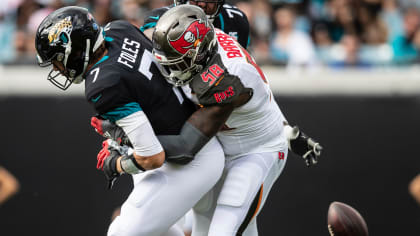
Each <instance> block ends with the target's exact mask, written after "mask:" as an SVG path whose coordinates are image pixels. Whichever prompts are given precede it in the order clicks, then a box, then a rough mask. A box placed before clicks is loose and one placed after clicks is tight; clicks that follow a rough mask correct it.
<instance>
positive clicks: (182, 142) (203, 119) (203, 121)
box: [158, 105, 233, 164]
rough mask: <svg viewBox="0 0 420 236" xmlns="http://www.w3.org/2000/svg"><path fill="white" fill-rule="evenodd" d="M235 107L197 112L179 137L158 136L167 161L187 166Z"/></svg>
mask: <svg viewBox="0 0 420 236" xmlns="http://www.w3.org/2000/svg"><path fill="white" fill-rule="evenodd" d="M232 110H233V107H232V106H229V105H226V106H210V107H205V108H201V109H199V110H198V111H196V112H195V113H194V114H193V115H192V116H191V117H190V118H189V119H188V121H187V122H186V123H185V124H184V126H183V127H182V129H181V131H180V134H179V135H162V136H158V139H159V141H160V143H161V144H162V147H163V148H164V150H165V152H166V159H167V160H169V161H174V162H177V163H180V164H186V163H188V162H189V161H191V160H192V159H193V158H194V156H195V155H196V154H197V152H199V151H200V150H201V148H202V147H204V145H206V143H207V142H208V141H209V140H210V139H211V138H212V137H213V136H214V135H215V134H216V133H217V132H218V131H219V130H220V128H221V127H222V126H223V124H224V123H225V122H226V120H227V118H228V117H229V115H230V114H231V113H232Z"/></svg>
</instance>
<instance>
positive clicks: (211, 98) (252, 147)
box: [153, 5, 322, 236]
mask: <svg viewBox="0 0 420 236" xmlns="http://www.w3.org/2000/svg"><path fill="white" fill-rule="evenodd" d="M206 13H207V12H206ZM206 13H204V12H203V11H202V9H201V8H199V7H196V6H191V5H180V6H176V7H173V8H171V9H169V10H168V11H167V12H166V13H165V14H164V15H162V16H161V18H160V19H159V21H158V22H157V24H156V26H155V30H154V32H153V54H154V56H155V57H156V59H157V61H158V62H159V63H160V64H161V65H162V67H160V68H161V70H162V73H163V74H164V76H165V77H166V79H167V80H168V82H170V83H172V84H174V85H175V86H178V87H182V89H183V91H184V92H185V93H186V94H187V96H188V97H189V98H190V99H191V100H193V101H195V102H196V103H197V104H198V105H200V106H201V107H204V108H209V109H211V110H213V111H214V113H213V115H212V119H209V125H210V124H212V123H214V122H218V123H224V124H225V125H224V126H223V128H222V129H221V130H220V131H218V132H217V134H216V136H217V138H218V140H219V141H220V143H221V144H222V147H223V151H224V153H225V156H226V163H225V169H224V173H223V175H222V178H221V179H220V180H219V182H218V184H217V185H216V186H215V188H214V189H213V190H212V191H211V192H209V194H208V195H207V197H205V198H203V199H202V200H201V201H200V202H199V204H198V206H197V207H196V208H194V210H195V212H196V213H199V214H200V215H201V217H200V218H198V219H199V220H200V221H201V222H211V224H210V225H208V235H209V236H234V235H254V236H255V235H258V231H257V226H256V218H257V216H258V214H259V212H260V211H261V208H262V206H263V205H264V203H265V200H266V198H267V196H268V194H269V192H270V189H271V187H272V186H273V184H274V182H275V181H276V179H277V178H278V177H279V175H280V173H281V172H282V170H283V168H284V166H285V162H286V159H287V154H288V139H287V137H292V138H291V140H290V141H291V142H293V143H294V141H296V140H301V141H302V140H303V142H300V144H301V145H298V146H299V147H297V149H299V150H294V151H295V152H297V153H301V154H302V156H303V157H304V158H305V160H306V162H307V164H315V163H316V161H317V157H318V156H319V155H320V152H321V149H322V148H321V146H320V145H319V143H317V142H315V141H313V140H312V139H309V138H308V137H306V136H305V135H304V134H303V133H301V132H299V131H298V130H297V129H293V128H291V127H290V126H286V124H287V121H286V119H285V117H284V116H283V114H282V112H281V110H280V108H279V106H278V105H277V103H276V101H275V100H274V97H273V94H272V92H271V90H270V88H269V85H268V83H267V80H266V78H265V76H264V74H263V72H262V70H261V69H260V68H259V67H258V65H257V64H256V63H255V62H254V60H253V58H252V57H251V56H250V55H249V54H248V52H247V51H246V50H244V49H243V47H241V46H240V44H239V43H238V42H237V41H236V40H235V39H234V38H233V37H232V36H230V35H228V34H226V33H224V32H223V31H221V30H218V29H215V28H214V27H213V25H212V24H211V22H210V20H208V17H207V16H206ZM286 133H289V134H287V135H286ZM293 146H295V147H296V145H293V144H292V145H291V147H292V148H293ZM202 229H203V227H201V228H200V230H202ZM196 230H197V229H196V228H194V227H193V235H194V234H195V233H197V231H196ZM198 233H201V232H198Z"/></svg>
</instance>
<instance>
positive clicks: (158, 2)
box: [0, 0, 420, 68]
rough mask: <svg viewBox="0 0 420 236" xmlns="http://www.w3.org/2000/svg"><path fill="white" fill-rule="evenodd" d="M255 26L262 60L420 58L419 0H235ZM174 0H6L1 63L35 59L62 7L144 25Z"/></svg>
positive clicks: (368, 62) (391, 61)
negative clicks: (45, 22) (44, 31)
mask: <svg viewBox="0 0 420 236" xmlns="http://www.w3.org/2000/svg"><path fill="white" fill-rule="evenodd" d="M227 2H228V3H231V4H234V5H236V6H237V7H238V8H240V9H241V10H242V11H243V12H245V14H246V15H247V16H248V20H249V23H250V26H251V41H250V46H249V50H250V51H251V53H252V55H253V56H254V57H255V59H256V60H257V61H258V62H259V63H260V64H274V65H278V66H287V67H304V68H317V67H319V66H325V67H331V68H344V67H357V68H371V67H380V66H387V67H388V66H406V65H414V64H419V63H420V56H419V55H420V54H419V52H420V1H419V0H312V1H306V0H301V1H299V0H234V1H229V0H227ZM172 3H173V1H170V0H1V1H0V64H34V63H35V48H34V35H35V33H36V29H37V27H38V25H39V23H40V22H41V21H42V19H43V18H44V17H45V16H47V15H48V14H49V13H51V12H52V11H54V10H55V9H57V8H60V7H63V6H68V5H78V6H83V7H86V8H88V9H89V10H90V11H91V12H92V13H93V15H94V16H95V18H96V19H97V21H98V23H99V24H101V25H104V24H106V23H107V22H109V21H112V20H116V19H125V20H128V21H130V22H131V23H133V24H135V25H137V26H141V25H142V24H143V16H144V14H145V12H147V11H149V10H150V9H154V8H158V7H162V6H165V5H170V4H172Z"/></svg>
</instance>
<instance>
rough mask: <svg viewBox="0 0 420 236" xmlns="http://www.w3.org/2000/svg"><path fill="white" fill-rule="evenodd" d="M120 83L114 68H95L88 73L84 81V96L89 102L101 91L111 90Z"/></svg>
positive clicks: (118, 75)
mask: <svg viewBox="0 0 420 236" xmlns="http://www.w3.org/2000/svg"><path fill="white" fill-rule="evenodd" d="M119 82H120V74H119V73H118V71H116V68H112V67H111V68H110V69H107V67H96V68H94V69H91V70H90V71H88V73H87V75H86V79H85V96H86V98H87V99H88V100H89V101H90V100H91V99H92V98H93V97H94V96H96V95H97V94H98V93H100V92H101V91H103V90H105V89H107V88H111V87H113V86H115V85H116V84H118V83H119Z"/></svg>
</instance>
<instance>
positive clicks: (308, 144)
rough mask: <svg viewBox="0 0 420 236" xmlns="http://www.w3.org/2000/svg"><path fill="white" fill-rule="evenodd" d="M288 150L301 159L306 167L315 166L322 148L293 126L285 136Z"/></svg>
mask: <svg viewBox="0 0 420 236" xmlns="http://www.w3.org/2000/svg"><path fill="white" fill-rule="evenodd" d="M287 140H288V142H289V149H290V151H292V152H293V153H295V154H297V155H299V156H301V157H303V159H304V160H305V163H306V165H307V166H311V165H315V164H316V163H318V159H319V157H320V156H321V151H322V146H321V145H320V144H319V143H318V142H317V141H315V140H314V139H312V138H310V137H308V136H307V135H306V134H305V133H303V132H302V131H300V130H299V127H297V126H294V127H293V128H291V132H289V133H288V134H287Z"/></svg>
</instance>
